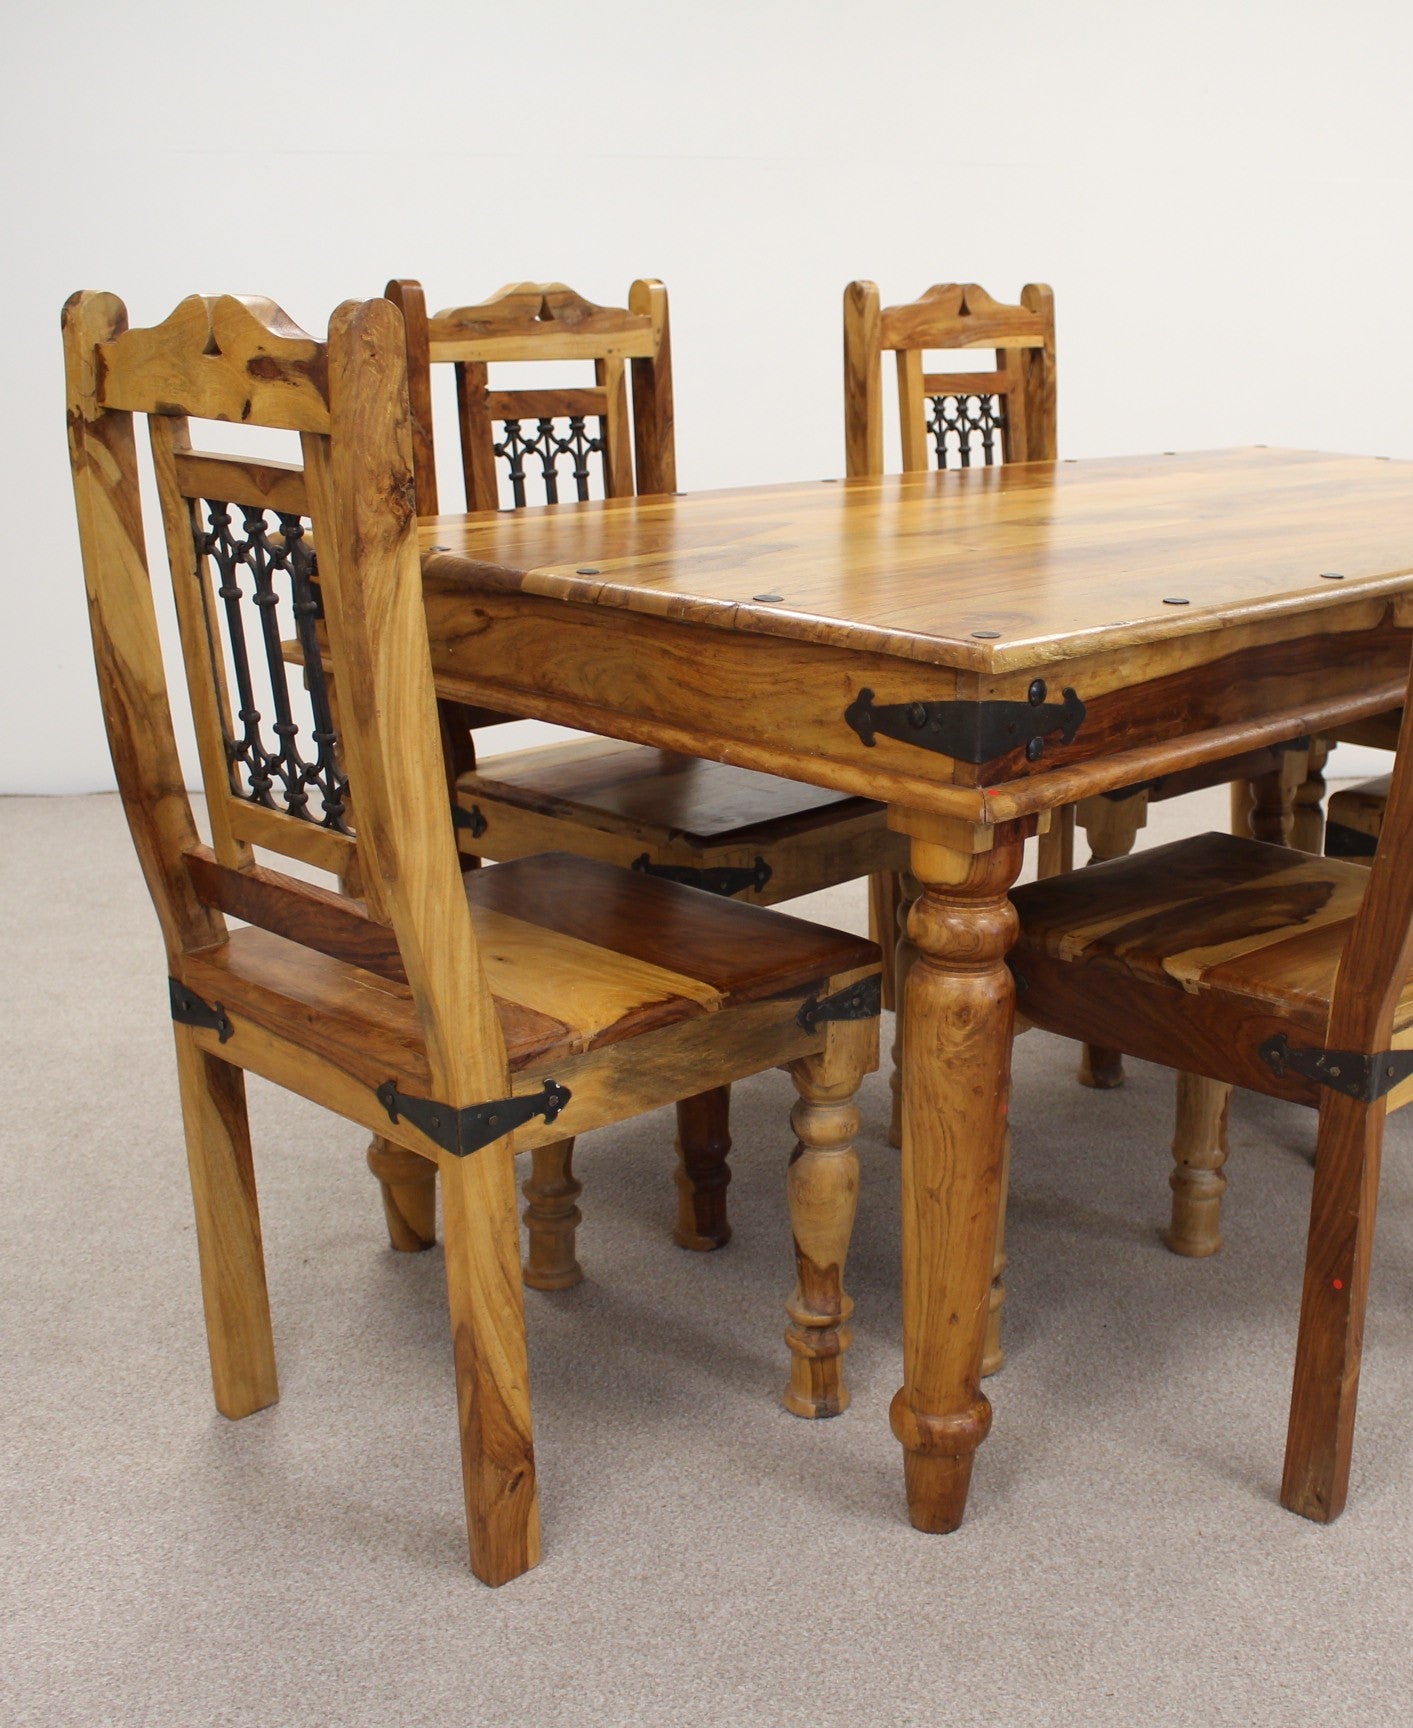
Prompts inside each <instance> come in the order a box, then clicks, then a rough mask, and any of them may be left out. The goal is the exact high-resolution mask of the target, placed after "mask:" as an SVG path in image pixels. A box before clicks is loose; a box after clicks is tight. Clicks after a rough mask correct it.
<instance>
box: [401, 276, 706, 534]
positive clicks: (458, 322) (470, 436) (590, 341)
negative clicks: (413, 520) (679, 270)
mask: <svg viewBox="0 0 1413 1728" xmlns="http://www.w3.org/2000/svg"><path fill="white" fill-rule="evenodd" d="M386 293H387V297H388V298H389V299H390V300H391V301H392V302H393V303H394V304H395V305H396V306H397V307H398V308H399V309H400V310H401V312H402V315H403V319H404V321H405V324H406V329H407V354H408V378H409V383H410V387H411V395H412V421H413V456H414V462H415V466H416V474H417V510H418V514H419V515H422V516H434V515H436V513H437V510H438V499H437V476H436V443H435V439H434V436H433V429H432V382H431V369H432V367H433V366H434V365H436V364H437V363H438V362H450V363H451V364H452V365H453V366H454V367H455V369H456V399H457V409H458V420H459V423H460V428H461V466H462V474H463V477H464V480H465V485H466V508H467V509H468V510H495V509H498V508H499V507H500V503H501V493H500V482H499V474H498V470H497V467H496V463H497V460H499V461H502V462H503V463H504V464H505V467H506V474H507V478H508V480H509V484H510V493H511V499H512V501H513V503H514V504H515V505H516V506H520V505H523V504H527V503H545V504H555V503H558V502H559V501H560V498H561V497H562V496H563V497H566V498H568V497H573V498H579V499H584V498H588V497H589V496H590V495H591V476H592V473H593V467H594V463H593V458H595V457H597V458H598V464H597V465H598V468H599V472H600V475H601V480H602V492H603V496H604V497H606V498H615V497H624V496H626V495H628V494H630V493H631V492H632V491H633V490H634V485H635V481H636V488H637V490H638V491H639V492H672V491H675V490H676V487H677V463H676V456H675V452H674V444H673V430H672V354H671V343H670V338H669V331H668V321H667V290H666V289H665V288H664V287H663V285H662V283H661V282H654V281H639V282H635V283H634V284H633V286H632V288H631V289H630V290H629V294H628V305H627V306H626V307H615V306H595V305H593V304H592V303H591V302H590V301H588V300H585V299H584V298H583V297H582V296H581V295H579V294H576V293H575V292H574V290H573V289H572V288H566V287H565V286H564V284H563V283H562V282H515V283H512V284H511V285H510V286H509V287H506V288H502V289H501V290H500V292H499V293H497V294H493V295H492V296H491V297H490V299H489V300H483V301H481V302H480V304H479V305H475V306H458V307H452V308H449V309H447V310H446V311H443V312H437V313H435V314H433V315H432V316H430V317H429V316H428V313H427V303H426V297H425V296H424V294H423V292H422V287H421V284H420V283H418V282H414V281H410V280H406V279H397V280H394V281H392V282H389V283H388V285H387V289H386ZM517 361H518V362H524V361H535V362H558V363H559V364H560V366H561V368H562V367H563V366H564V365H565V364H567V363H570V362H575V361H580V362H582V361H592V362H593V365H594V383H593V384H592V385H578V386H573V385H570V386H565V385H563V384H551V385H549V386H548V387H546V388H540V389H509V390H504V389H502V390H493V389H492V388H491V384H490V375H489V369H490V367H491V366H492V365H494V364H497V363H502V362H517ZM629 369H631V371H632V379H633V388H632V435H631V437H630V433H629V402H628V379H627V374H628V371H629ZM497 427H499V428H500V436H499V437H497V436H496V428H497ZM561 462H564V463H566V464H567V468H568V473H567V475H566V476H563V477H562V476H561V473H560V465H561ZM562 487H564V490H563V491H561V488H562Z"/></svg>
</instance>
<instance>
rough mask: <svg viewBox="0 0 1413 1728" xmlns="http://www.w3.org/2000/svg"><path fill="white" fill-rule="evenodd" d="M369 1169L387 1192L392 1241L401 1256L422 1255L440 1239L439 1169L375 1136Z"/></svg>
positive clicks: (385, 1202) (385, 1206) (370, 1147)
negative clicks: (438, 1230) (438, 1211)
mask: <svg viewBox="0 0 1413 1728" xmlns="http://www.w3.org/2000/svg"><path fill="white" fill-rule="evenodd" d="M368 1168H369V1169H370V1170H371V1171H372V1172H373V1174H374V1175H375V1176H376V1177H377V1178H378V1183H379V1186H380V1187H381V1188H382V1191H383V1214H384V1216H385V1217H386V1219H387V1221H388V1240H389V1242H390V1243H391V1244H392V1246H393V1247H394V1248H395V1249H396V1250H397V1251H398V1253H400V1254H420V1253H422V1252H423V1251H424V1250H425V1249H427V1248H431V1247H433V1246H435V1244H436V1240H437V1167H436V1165H435V1164H433V1163H431V1162H430V1161H429V1160H428V1159H426V1158H423V1157H421V1156H419V1154H418V1153H416V1152H409V1151H408V1150H407V1148H406V1147H405V1146H394V1145H393V1143H392V1141H391V1140H384V1139H383V1138H382V1136H381V1135H377V1134H375V1135H374V1137H373V1139H372V1140H371V1141H370V1142H369V1145H368Z"/></svg>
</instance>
